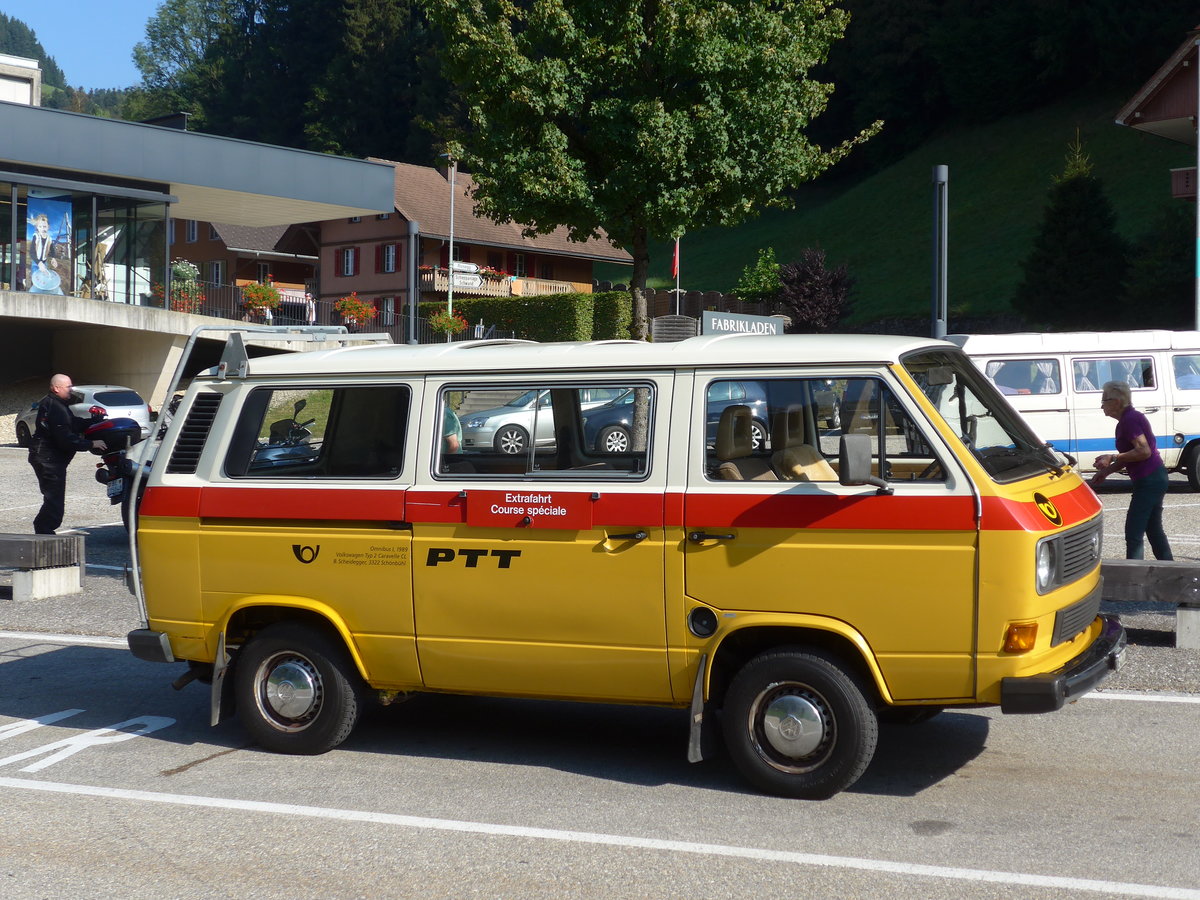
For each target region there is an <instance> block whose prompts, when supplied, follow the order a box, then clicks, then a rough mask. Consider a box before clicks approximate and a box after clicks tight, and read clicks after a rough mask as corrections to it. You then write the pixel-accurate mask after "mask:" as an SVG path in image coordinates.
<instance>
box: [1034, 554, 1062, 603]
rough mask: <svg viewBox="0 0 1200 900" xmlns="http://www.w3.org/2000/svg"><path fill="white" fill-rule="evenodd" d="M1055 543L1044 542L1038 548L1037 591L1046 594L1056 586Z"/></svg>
mask: <svg viewBox="0 0 1200 900" xmlns="http://www.w3.org/2000/svg"><path fill="white" fill-rule="evenodd" d="M1055 546H1056V545H1055V543H1054V541H1042V542H1041V543H1040V544H1038V548H1037V589H1038V593H1039V594H1044V593H1046V591H1048V590H1050V588H1051V587H1053V586H1054V582H1055V580H1056V579H1055V575H1056V574H1057V570H1058V566H1057V559H1056V556H1057V554H1056V553H1055Z"/></svg>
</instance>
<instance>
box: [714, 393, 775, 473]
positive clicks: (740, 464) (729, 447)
mask: <svg viewBox="0 0 1200 900" xmlns="http://www.w3.org/2000/svg"><path fill="white" fill-rule="evenodd" d="M753 425H754V417H753V415H752V414H751V412H750V407H748V406H743V405H740V404H739V405H736V406H727V407H725V409H724V411H723V412H722V413H721V419H720V421H718V422H717V459H719V460H720V461H721V462H720V464H719V465H718V466H717V477H718V478H720V479H723V480H724V481H778V480H779V476H778V475H776V474H775V470H774V469H772V468H771V463H770V461H769V460H767V459H764V458H762V457H756V456H754V455H753V453H754V435H753Z"/></svg>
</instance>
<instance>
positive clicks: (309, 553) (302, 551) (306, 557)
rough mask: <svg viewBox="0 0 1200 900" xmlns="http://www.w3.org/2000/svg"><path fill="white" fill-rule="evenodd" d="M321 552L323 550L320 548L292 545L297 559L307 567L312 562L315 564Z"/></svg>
mask: <svg viewBox="0 0 1200 900" xmlns="http://www.w3.org/2000/svg"><path fill="white" fill-rule="evenodd" d="M320 552H321V548H320V547H319V546H318V547H305V546H303V545H302V544H292V553H294V554H295V555H296V559H298V560H300V562H302V563H304V564H305V565H306V566H307V565H308V564H309V563H310V562H315V561H316V559H317V555H318V554H319V553H320Z"/></svg>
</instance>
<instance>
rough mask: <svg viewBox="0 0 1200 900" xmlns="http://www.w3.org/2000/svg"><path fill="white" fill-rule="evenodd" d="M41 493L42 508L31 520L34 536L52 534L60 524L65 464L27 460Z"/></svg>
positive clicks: (63, 499) (65, 475) (65, 479)
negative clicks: (35, 476)
mask: <svg viewBox="0 0 1200 900" xmlns="http://www.w3.org/2000/svg"><path fill="white" fill-rule="evenodd" d="M29 464H30V465H31V466H33V471H34V474H35V475H37V480H38V489H39V490H40V491H41V492H42V508H41V509H40V510H38V514H37V515H36V516H35V517H34V519H33V531H34V534H54V532H55V530H56V529H57V528H58V526H59V525H61V524H62V520H63V515H64V513H65V506H66V502H67V464H66V463H55V462H47V461H45V460H42V459H37V458H35V457H33V456H31V457H30V458H29Z"/></svg>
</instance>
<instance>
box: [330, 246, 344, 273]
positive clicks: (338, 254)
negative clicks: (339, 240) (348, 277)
mask: <svg viewBox="0 0 1200 900" xmlns="http://www.w3.org/2000/svg"><path fill="white" fill-rule="evenodd" d="M343 258H344V254H343V253H342V249H341V248H340V247H338V248H337V249H335V250H334V251H333V274H334V276H335V277H337V278H341V277H342V276H343V275H345V274H346V273H345V272H343V271H342V259H343Z"/></svg>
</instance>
